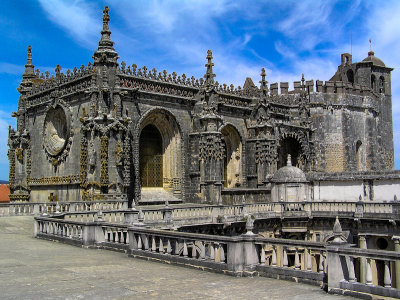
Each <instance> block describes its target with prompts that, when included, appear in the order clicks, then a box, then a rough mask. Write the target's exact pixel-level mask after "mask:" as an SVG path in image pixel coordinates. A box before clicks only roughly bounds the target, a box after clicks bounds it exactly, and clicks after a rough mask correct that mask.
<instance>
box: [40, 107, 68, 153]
mask: <svg viewBox="0 0 400 300" xmlns="http://www.w3.org/2000/svg"><path fill="white" fill-rule="evenodd" d="M68 121H69V120H68V117H67V115H66V114H65V111H64V109H63V108H62V107H61V106H60V105H57V106H55V107H52V108H50V109H49V111H48V112H47V114H46V118H45V121H44V146H45V148H46V150H47V152H48V153H49V154H50V155H51V156H57V155H58V154H60V153H61V151H62V150H63V149H64V148H65V146H66V144H67V141H68V137H69V122H68Z"/></svg>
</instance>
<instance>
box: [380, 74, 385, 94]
mask: <svg viewBox="0 0 400 300" xmlns="http://www.w3.org/2000/svg"><path fill="white" fill-rule="evenodd" d="M379 93H382V94H384V93H385V78H384V77H383V76H381V77H379Z"/></svg>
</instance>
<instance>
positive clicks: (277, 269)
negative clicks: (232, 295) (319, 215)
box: [255, 238, 326, 284]
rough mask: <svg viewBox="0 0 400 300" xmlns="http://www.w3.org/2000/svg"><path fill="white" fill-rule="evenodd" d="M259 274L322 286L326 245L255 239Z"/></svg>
mask: <svg viewBox="0 0 400 300" xmlns="http://www.w3.org/2000/svg"><path fill="white" fill-rule="evenodd" d="M255 244H256V246H257V247H256V249H257V251H258V257H259V258H260V264H259V265H258V266H257V268H256V270H257V271H258V273H259V275H261V276H267V277H274V278H282V279H296V281H299V280H300V281H303V282H311V283H319V284H322V283H323V281H324V274H325V272H326V249H325V244H324V243H320V242H310V241H298V240H287V239H273V238H257V239H256V242H255Z"/></svg>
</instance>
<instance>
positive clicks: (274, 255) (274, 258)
mask: <svg viewBox="0 0 400 300" xmlns="http://www.w3.org/2000/svg"><path fill="white" fill-rule="evenodd" d="M271 263H272V266H273V267H276V249H275V246H272V262H271Z"/></svg>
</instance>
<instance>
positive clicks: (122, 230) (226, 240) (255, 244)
mask: <svg viewBox="0 0 400 300" xmlns="http://www.w3.org/2000/svg"><path fill="white" fill-rule="evenodd" d="M140 225H141V226H140ZM34 232H35V236H36V237H39V238H44V239H49V240H57V241H61V242H64V243H67V244H73V245H78V246H85V247H95V248H104V249H111V250H118V251H122V252H126V253H128V254H129V255H130V256H132V257H138V258H144V259H148V260H154V261H161V262H167V263H174V264H178V265H184V266H188V267H194V268H201V269H202V270H210V271H215V272H222V273H224V274H230V275H235V276H247V275H252V276H253V275H258V276H265V277H273V278H279V279H289V280H296V281H298V282H299V281H300V282H307V283H312V284H318V285H320V286H325V285H327V289H328V291H329V292H331V293H340V294H349V295H364V296H365V295H366V294H369V295H380V296H385V297H393V298H400V290H398V289H395V288H393V287H394V286H395V287H398V286H397V283H396V284H392V278H393V277H396V276H393V275H394V274H396V275H398V274H400V253H399V252H394V251H381V250H367V249H360V248H353V247H352V246H353V245H349V244H343V243H335V242H331V243H327V244H325V243H321V242H310V241H299V240H289V239H273V238H263V237H259V236H257V235H254V234H252V233H251V232H248V233H246V234H243V235H240V236H233V237H231V236H219V235H206V234H197V233H189V232H179V231H174V230H160V229H154V228H145V227H144V226H143V224H140V223H139V224H136V225H134V226H129V225H127V224H126V225H123V224H111V223H107V222H105V221H104V220H102V218H101V215H100V218H98V219H97V221H95V222H77V221H71V220H63V219H60V218H58V217H53V218H48V217H36V218H35V231H34ZM355 266H360V267H359V270H358V269H357V268H356V267H355ZM379 266H381V267H379ZM356 274H361V275H360V276H359V277H360V278H361V279H359V280H358V281H357V277H358V275H357V276H356ZM397 281H399V282H400V279H398V278H396V282H397Z"/></svg>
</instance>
